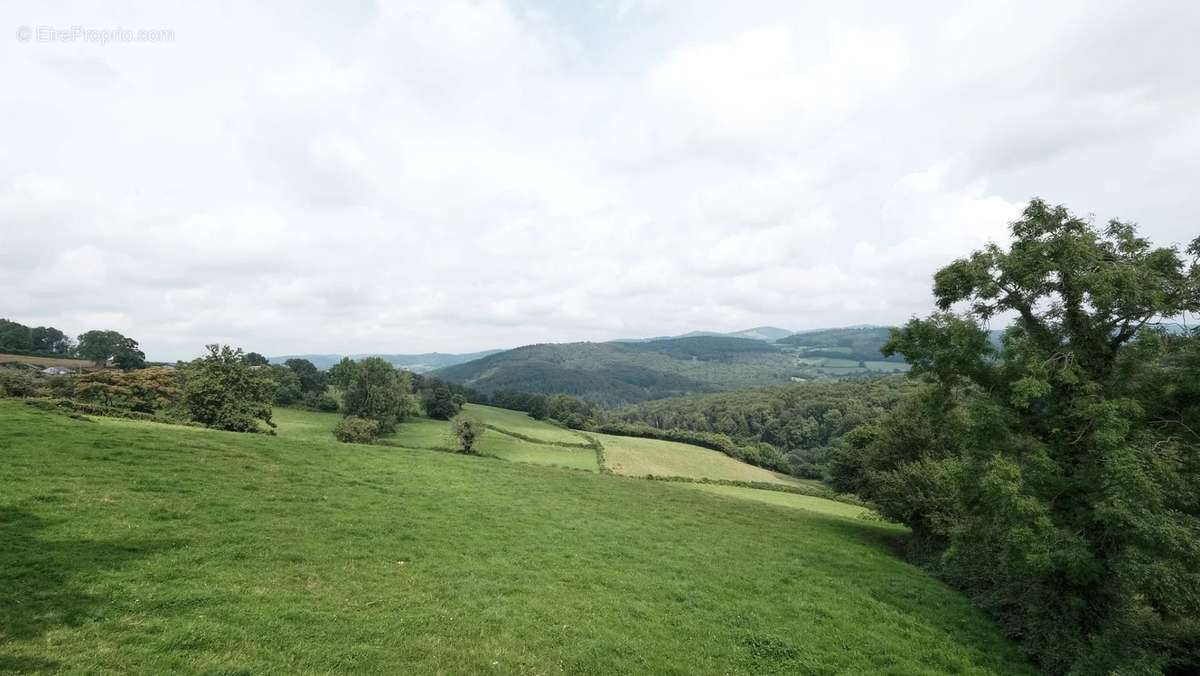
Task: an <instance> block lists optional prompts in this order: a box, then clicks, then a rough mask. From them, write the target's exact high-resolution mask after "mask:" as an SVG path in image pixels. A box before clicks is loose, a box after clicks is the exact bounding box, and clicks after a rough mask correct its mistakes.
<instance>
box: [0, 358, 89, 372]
mask: <svg viewBox="0 0 1200 676" xmlns="http://www.w3.org/2000/svg"><path fill="white" fill-rule="evenodd" d="M0 364H33V365H34V366H41V367H43V368H49V367H51V366H61V367H62V368H66V369H83V370H87V371H90V370H94V369H95V368H96V363H95V362H91V361H88V360H86V359H67V358H66V357H28V356H26V355H23V354H0Z"/></svg>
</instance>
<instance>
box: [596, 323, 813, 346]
mask: <svg viewBox="0 0 1200 676" xmlns="http://www.w3.org/2000/svg"><path fill="white" fill-rule="evenodd" d="M793 333H794V331H789V330H788V329H781V328H779V327H778V326H756V327H754V328H752V329H742V330H741V331H730V332H727V333H721V332H718V331H689V332H687V333H683V334H680V335H678V336H655V337H653V338H618V339H616V340H612V341H609V342H612V343H650V342H654V341H658V340H674V339H676V338H697V337H701V336H707V337H713V338H749V339H751V340H763V341H766V342H773V341H776V340H779V339H780V338H786V337H788V336H790V335H792V334H793Z"/></svg>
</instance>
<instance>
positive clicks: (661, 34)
mask: <svg viewBox="0 0 1200 676" xmlns="http://www.w3.org/2000/svg"><path fill="white" fill-rule="evenodd" d="M230 12H232V13H230ZM0 16H3V17H4V18H5V19H7V22H6V23H7V24H11V26H10V28H12V29H14V30H15V28H16V27H17V26H20V25H37V24H42V23H44V24H49V25H56V26H71V25H76V24H81V25H86V26H111V25H120V26H124V27H131V28H159V27H165V28H170V29H173V30H174V31H175V34H176V39H175V41H174V42H171V43H165V44H109V45H96V44H85V43H70V44H43V43H37V42H29V43H21V42H18V41H17V40H15V39H11V40H8V41H2V42H0V77H2V78H3V81H4V82H5V83H6V89H5V90H4V91H3V92H0V110H3V111H4V112H5V119H6V124H5V125H4V127H3V128H2V130H0V284H3V285H4V287H5V289H6V290H8V291H7V293H6V294H5V301H4V302H3V305H0V316H12V317H13V318H16V319H19V320H23V321H27V322H31V323H39V324H53V325H57V326H60V327H62V328H64V329H66V330H68V331H71V332H81V331H83V330H86V329H89V328H115V329H118V330H122V331H125V332H128V333H129V334H130V335H133V336H134V337H136V338H138V339H140V340H141V341H142V342H143V344H144V346H145V347H146V348H147V351H148V352H149V353H150V355H151V356H152V357H158V358H175V357H188V356H191V355H194V354H196V353H197V351H198V350H199V349H200V347H201V346H202V345H203V344H204V343H206V342H212V341H218V340H219V341H226V342H233V343H236V344H238V345H242V346H245V347H246V348H248V349H255V350H258V351H261V352H270V353H285V352H305V351H314V352H335V351H341V352H365V351H389V352H404V351H425V350H435V349H436V350H442V351H449V350H464V351H465V350H476V349H482V348H488V347H501V346H512V345H518V344H523V343H529V342H538V341H551V340H585V339H597V340H598V339H606V338H614V337H628V336H635V335H657V334H664V333H673V332H683V331H687V330H692V329H738V328H744V327H745V326H749V325H757V324H765V323H772V324H778V325H782V326H787V327H791V328H804V327H814V326H827V325H837V324H847V323H860V322H894V321H900V320H903V319H905V318H906V317H908V316H909V315H911V314H920V313H924V312H926V311H928V309H929V307H930V305H931V299H930V294H929V287H930V277H931V275H932V273H933V272H934V271H935V270H936V269H937V267H938V266H939V265H942V264H944V263H945V262H947V261H948V260H949V259H951V258H953V257H955V256H959V255H962V254H965V253H967V252H968V251H969V250H970V249H972V248H974V247H978V246H980V245H981V244H983V243H985V242H986V241H988V240H989V239H997V238H1000V239H1002V238H1003V237H1004V235H1005V223H1006V222H1007V221H1009V220H1011V219H1012V218H1013V217H1015V216H1016V214H1017V213H1018V212H1019V210H1020V208H1021V206H1022V204H1023V203H1024V202H1025V201H1026V200H1028V198H1029V197H1031V196H1034V195H1040V196H1044V197H1046V198H1048V199H1050V200H1053V201H1063V202H1066V203H1067V204H1068V205H1070V206H1071V207H1073V208H1075V209H1076V210H1078V211H1081V212H1084V213H1086V212H1095V213H1097V215H1098V216H1100V217H1108V216H1113V215H1116V216H1121V217H1124V218H1131V219H1137V220H1138V221H1140V222H1141V223H1142V224H1143V227H1144V228H1145V231H1146V233H1147V234H1148V235H1150V236H1151V237H1152V238H1153V239H1155V240H1157V241H1164V242H1171V241H1174V242H1179V241H1185V240H1188V239H1191V238H1192V237H1194V236H1195V224H1194V222H1193V221H1192V220H1191V218H1192V216H1193V215H1194V214H1195V213H1197V207H1200V196H1198V195H1197V194H1196V192H1195V190H1194V185H1195V183H1196V179H1197V175H1196V169H1195V166H1194V157H1195V155H1196V151H1197V150H1198V149H1200V148H1198V147H1197V146H1198V145H1200V126H1197V123H1196V120H1197V119H1200V115H1197V113H1200V91H1197V88H1196V86H1195V84H1194V68H1193V67H1192V64H1194V63H1196V61H1197V59H1198V58H1200V51H1198V50H1200V48H1198V47H1197V46H1196V43H1195V41H1193V40H1191V37H1190V36H1191V35H1192V33H1193V32H1194V29H1195V28H1197V27H1200V16H1198V15H1197V10H1196V9H1195V8H1192V7H1190V6H1187V5H1186V4H1184V5H1181V4H1179V3H1159V4H1153V3H1152V4H1150V5H1146V4H1145V3H1136V4H1135V3H1132V2H1118V1H1108V2H1104V3H1100V4H1099V5H1097V4H1096V3H1086V5H1085V4H1082V3H1073V4H1061V5H1055V6H1052V7H1047V6H1044V5H1042V4H1037V3H1028V4H1025V3H1022V4H1020V5H1014V4H1011V3H1010V4H1005V5H993V6H986V7H985V6H978V5H976V6H970V7H965V8H952V7H945V6H942V5H941V4H940V3H930V4H926V5H917V6H913V5H911V4H905V5H903V6H895V7H892V6H887V7H881V6H879V5H877V4H876V3H863V4H861V5H860V4H857V3H844V4H840V5H838V6H837V7H834V6H832V5H831V6H820V7H801V6H798V5H795V3H790V2H779V3H772V2H766V3H754V4H753V5H749V4H747V5H735V4H731V3H723V2H715V1H714V2H701V3H689V4H687V5H682V4H679V3H658V2H618V3H601V4H597V5H594V6H587V7H584V6H581V5H577V4H557V3H553V4H552V3H538V2H533V0H512V2H511V3H509V2H503V1H501V0H486V1H482V2H467V1H461V2H459V1H447V2H442V3H418V2H412V3H395V4H394V3H386V4H381V5H380V6H374V5H369V4H364V5H346V6H342V7H339V8H338V9H336V10H331V9H330V8H329V7H328V6H320V7H318V6H313V7H305V6H295V5H293V4H291V3H289V4H286V5H284V4H282V3H280V4H278V5H274V4H262V5H239V6H236V7H233V8H230V7H210V6H208V5H204V4H183V5H176V6H172V5H170V4H168V3H154V4H145V5H142V4H139V3H128V4H123V5H117V6H108V7H106V8H104V9H99V8H97V7H96V6H94V5H90V4H83V3H80V4H72V3H64V4H56V5H54V6H52V7H50V6H44V5H43V3H34V2H25V3H22V2H17V3H10V4H9V5H7V6H6V7H5V8H4V10H0ZM10 35H12V32H11V31H10Z"/></svg>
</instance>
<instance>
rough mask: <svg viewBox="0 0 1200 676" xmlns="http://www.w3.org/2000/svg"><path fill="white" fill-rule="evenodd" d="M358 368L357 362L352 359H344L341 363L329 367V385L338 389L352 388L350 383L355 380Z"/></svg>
mask: <svg viewBox="0 0 1200 676" xmlns="http://www.w3.org/2000/svg"><path fill="white" fill-rule="evenodd" d="M356 367H357V362H355V361H354V360H353V359H351V358H350V357H343V358H342V360H341V361H339V362H338V363H336V364H334V365H333V366H330V367H329V372H328V378H329V383H330V384H331V385H333V386H334V387H337V388H338V389H341V390H345V389H346V388H348V387H350V381H351V380H353V379H354V369H355V368H356Z"/></svg>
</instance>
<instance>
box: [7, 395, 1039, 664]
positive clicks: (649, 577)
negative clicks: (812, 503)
mask: <svg viewBox="0 0 1200 676" xmlns="http://www.w3.org/2000/svg"><path fill="white" fill-rule="evenodd" d="M277 417H279V419H280V428H281V432H280V435H279V436H276V437H271V436H266V435H238V434H233V433H226V432H215V431H209V430H202V429H194V428H184V427H171V426H166V425H159V424H155V423H144V422H135V421H126V420H111V419H97V420H95V421H90V420H76V419H71V418H68V417H65V416H62V415H60V414H56V413H51V412H46V411H41V410H37V409H34V408H32V407H29V406H26V405H25V404H23V403H21V402H19V401H13V400H0V465H2V466H3V467H4V472H3V473H0V542H3V543H4V546H3V547H0V670H10V671H18V672H20V671H24V672H71V673H102V672H107V673H156V674H161V673H208V674H243V673H344V672H356V673H488V674H495V673H525V674H544V673H551V672H554V673H577V674H578V673H582V674H613V673H675V674H696V673H714V674H716V673H725V674H749V673H823V674H825V673H827V674H833V673H839V674H841V673H864V674H865V673H894V674H935V673H962V674H993V673H997V674H998V673H1027V671H1026V667H1025V666H1024V665H1023V664H1022V662H1021V661H1020V660H1019V659H1018V658H1017V656H1016V654H1015V652H1014V649H1013V648H1012V646H1011V645H1010V644H1009V643H1007V642H1005V641H1004V640H1002V638H1001V637H1000V635H999V633H998V631H997V630H996V628H995V627H994V626H992V625H991V624H990V623H988V622H987V621H986V620H985V619H984V618H983V617H982V616H981V615H980V614H979V613H978V612H976V611H975V610H974V609H973V608H972V607H971V605H970V603H969V602H968V601H967V600H966V599H965V598H963V597H962V596H960V595H958V594H956V593H954V592H953V591H951V590H949V589H947V588H946V587H944V586H943V585H941V584H939V583H938V582H936V581H934V580H932V579H931V578H929V577H927V576H925V575H924V574H922V573H921V572H920V571H918V570H917V569H915V568H913V567H911V566H909V565H907V564H906V563H904V562H903V561H901V560H899V559H898V558H896V557H895V556H894V554H893V553H892V551H891V550H890V549H889V547H888V545H887V544H886V539H887V538H891V537H895V536H897V534H898V531H897V530H896V529H895V528H894V527H889V526H885V525H881V524H874V523H870V522H865V521H861V520H854V519H846V518H842V517H837V516H826V515H823V514H819V513H816V512H814V511H810V510H807V509H794V508H790V507H781V506H776V505H771V504H764V503H761V502H756V501H752V500H743V499H734V498H730V497H727V496H721V495H712V494H710V493H708V492H705V491H701V490H696V489H695V488H694V487H691V486H687V485H679V484H671V483H664V482H652V481H638V480H633V479H626V478H621V477H613V476H605V475H601V474H595V473H584V472H573V471H567V470H561V469H554V468H547V467H536V466H530V465H523V464H517V463H506V462H500V461H497V460H494V459H489V458H473V457H466V456H460V455H455V454H449V453H436V452H429V451H416V450H406V449H401V448H391V447H386V446H358V445H348V444H340V443H338V442H336V441H334V440H332V438H324V435H321V434H316V433H313V432H312V430H313V429H316V427H315V426H319V424H318V423H316V422H315V421H314V423H313V425H314V427H312V428H309V431H307V432H306V431H304V427H303V426H302V425H300V424H297V423H298V422H303V421H295V420H290V419H291V418H292V417H293V416H291V415H290V414H284V415H280V416H277Z"/></svg>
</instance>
